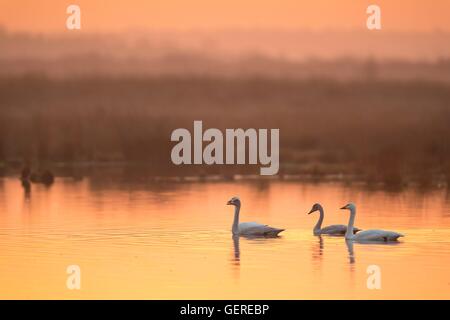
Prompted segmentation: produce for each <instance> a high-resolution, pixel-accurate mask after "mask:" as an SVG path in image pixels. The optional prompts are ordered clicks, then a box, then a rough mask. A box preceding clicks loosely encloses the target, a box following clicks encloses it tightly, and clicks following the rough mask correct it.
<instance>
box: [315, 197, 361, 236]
mask: <svg viewBox="0 0 450 320" xmlns="http://www.w3.org/2000/svg"><path fill="white" fill-rule="evenodd" d="M316 211H319V213H320V216H319V220H318V221H317V223H316V225H315V226H314V229H313V234H314V235H315V236H318V235H321V234H328V235H335V236H338V235H339V236H343V235H344V234H345V232H347V226H346V225H344V224H333V225H331V226H327V227H324V228H322V222H323V218H324V212H323V207H322V206H321V205H320V203H315V204H314V205H313V206H312V208H311V211H309V212H308V214H311V213H313V212H316ZM358 231H361V229H359V228H356V227H354V228H353V232H354V233H356V232H358Z"/></svg>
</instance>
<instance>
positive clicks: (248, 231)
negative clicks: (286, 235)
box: [227, 197, 285, 237]
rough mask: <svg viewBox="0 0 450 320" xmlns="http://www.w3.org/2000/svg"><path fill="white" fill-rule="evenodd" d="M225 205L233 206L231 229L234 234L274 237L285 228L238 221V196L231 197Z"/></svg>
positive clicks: (239, 207) (239, 205) (239, 202)
mask: <svg viewBox="0 0 450 320" xmlns="http://www.w3.org/2000/svg"><path fill="white" fill-rule="evenodd" d="M227 205H232V206H234V220H233V226H232V229H231V231H232V232H233V234H234V235H240V236H264V237H276V236H277V235H278V234H279V233H280V232H282V231H284V230H285V229H278V228H272V227H269V226H268V225H264V224H260V223H257V222H242V223H239V211H240V210H241V201H240V200H239V198H238V197H233V198H231V199H230V200H229V201H228V202H227Z"/></svg>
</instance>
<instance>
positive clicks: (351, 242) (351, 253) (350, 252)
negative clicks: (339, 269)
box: [345, 240, 401, 264]
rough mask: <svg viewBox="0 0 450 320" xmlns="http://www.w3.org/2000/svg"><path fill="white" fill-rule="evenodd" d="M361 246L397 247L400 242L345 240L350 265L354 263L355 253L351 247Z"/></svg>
mask: <svg viewBox="0 0 450 320" xmlns="http://www.w3.org/2000/svg"><path fill="white" fill-rule="evenodd" d="M355 243H357V244H361V245H378V246H397V245H401V242H380V241H355V240H345V244H346V246H347V251H348V260H349V263H350V264H354V263H355V252H354V249H353V245H354V244H355Z"/></svg>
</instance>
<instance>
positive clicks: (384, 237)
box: [341, 203, 403, 242]
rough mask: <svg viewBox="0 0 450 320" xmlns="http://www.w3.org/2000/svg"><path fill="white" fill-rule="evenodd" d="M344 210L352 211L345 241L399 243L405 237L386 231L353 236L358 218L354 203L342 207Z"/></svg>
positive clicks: (368, 231) (367, 232) (361, 233)
mask: <svg viewBox="0 0 450 320" xmlns="http://www.w3.org/2000/svg"><path fill="white" fill-rule="evenodd" d="M341 209H343V210H345V209H346V210H350V219H349V221H348V227H347V232H346V233H345V239H347V240H355V241H384V242H387V241H397V239H398V238H399V237H403V235H402V234H400V233H397V232H394V231H385V230H364V231H361V232H358V233H357V234H353V224H354V222H355V216H356V206H355V205H354V204H353V203H349V204H347V205H346V206H344V207H342V208H341Z"/></svg>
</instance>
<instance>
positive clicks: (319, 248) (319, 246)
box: [312, 236, 323, 261]
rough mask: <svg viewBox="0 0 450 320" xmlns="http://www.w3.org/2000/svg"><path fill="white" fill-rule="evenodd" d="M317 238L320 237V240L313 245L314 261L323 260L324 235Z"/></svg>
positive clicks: (318, 237)
mask: <svg viewBox="0 0 450 320" xmlns="http://www.w3.org/2000/svg"><path fill="white" fill-rule="evenodd" d="M317 239H319V242H318V243H314V244H313V246H312V259H313V261H321V260H322V256H323V238H322V236H317Z"/></svg>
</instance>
